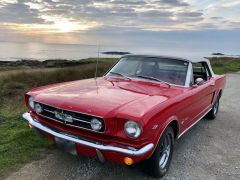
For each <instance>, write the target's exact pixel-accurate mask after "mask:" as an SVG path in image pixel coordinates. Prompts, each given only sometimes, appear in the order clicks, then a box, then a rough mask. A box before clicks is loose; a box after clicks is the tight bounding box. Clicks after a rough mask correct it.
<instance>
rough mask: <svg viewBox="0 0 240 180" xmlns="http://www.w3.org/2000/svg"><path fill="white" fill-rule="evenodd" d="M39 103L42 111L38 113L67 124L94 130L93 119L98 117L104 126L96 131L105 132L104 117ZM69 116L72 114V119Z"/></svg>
mask: <svg viewBox="0 0 240 180" xmlns="http://www.w3.org/2000/svg"><path fill="white" fill-rule="evenodd" d="M38 104H40V105H41V107H42V112H41V113H38V114H39V115H41V116H43V117H45V118H47V119H50V120H53V121H57V122H59V123H62V124H65V125H66V126H72V127H76V128H83V129H88V130H92V128H91V124H90V123H91V120H92V119H93V118H97V119H98V120H100V121H101V122H102V124H103V126H102V128H101V129H100V130H99V131H96V132H104V130H105V124H104V120H103V119H102V118H99V117H96V116H93V115H88V114H84V113H77V112H73V111H68V110H63V109H59V108H55V107H52V106H49V105H45V104H42V103H38ZM67 116H71V119H68V118H67ZM92 131H94V130H92Z"/></svg>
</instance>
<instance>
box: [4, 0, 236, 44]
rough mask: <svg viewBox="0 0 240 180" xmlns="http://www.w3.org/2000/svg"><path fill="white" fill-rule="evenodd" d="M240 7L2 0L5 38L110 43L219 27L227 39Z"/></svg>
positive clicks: (136, 0) (211, 2) (160, 0)
mask: <svg viewBox="0 0 240 180" xmlns="http://www.w3.org/2000/svg"><path fill="white" fill-rule="evenodd" d="M239 9H240V1H239V0H217V1H216V0H201V1H199V0H29V1H28V0H1V1H0V41H17V42H43V43H70V44H73V43H79V44H86V43H90V44H92V43H94V42H96V39H98V40H99V41H102V42H103V43H108V44H111V43H124V42H125V40H124V39H123V38H122V37H130V36H131V38H133V35H134V34H136V38H135V39H138V38H139V37H141V36H142V35H145V36H148V35H150V36H151V37H150V38H153V39H154V35H153V34H155V35H156V36H157V37H159V36H161V37H162V38H164V34H166V33H170V34H171V33H172V35H173V36H174V35H175V36H176V37H177V35H176V34H177V33H179V32H184V33H185V35H186V32H189V34H191V33H198V34H199V33H200V34H201V32H202V35H204V34H206V33H207V34H209V33H213V32H216V31H217V32H219V33H222V34H221V36H222V37H223V38H226V37H227V36H229V34H231V33H232V32H233V33H236V32H238V31H239V29H240V10H239ZM139 34H142V35H139ZM138 35H139V36H138ZM126 39H127V38H126ZM133 39H134V38H133Z"/></svg>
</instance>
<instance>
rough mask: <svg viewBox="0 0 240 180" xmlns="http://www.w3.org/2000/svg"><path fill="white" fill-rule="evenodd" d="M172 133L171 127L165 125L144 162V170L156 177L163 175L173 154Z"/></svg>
mask: <svg viewBox="0 0 240 180" xmlns="http://www.w3.org/2000/svg"><path fill="white" fill-rule="evenodd" d="M173 144H174V133H173V129H172V127H167V128H166V130H165V132H164V133H163V135H162V137H161V138H160V141H159V143H158V145H157V147H156V149H155V151H154V153H153V155H152V156H151V158H150V159H148V160H147V161H146V162H145V166H144V167H145V170H147V172H148V173H149V174H150V175H151V176H153V177H156V178H160V177H163V176H164V175H165V174H166V173H167V171H168V169H169V166H170V163H171V160H172V154H173Z"/></svg>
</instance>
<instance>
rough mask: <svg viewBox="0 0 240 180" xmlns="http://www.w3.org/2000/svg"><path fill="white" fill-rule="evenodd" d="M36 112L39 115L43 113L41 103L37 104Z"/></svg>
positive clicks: (35, 106)
mask: <svg viewBox="0 0 240 180" xmlns="http://www.w3.org/2000/svg"><path fill="white" fill-rule="evenodd" d="M34 110H35V111H36V113H37V114H41V113H42V112H43V108H42V106H41V105H40V104H39V103H35V105H34Z"/></svg>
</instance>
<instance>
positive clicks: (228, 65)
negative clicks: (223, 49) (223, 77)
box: [208, 57, 240, 74]
mask: <svg viewBox="0 0 240 180" xmlns="http://www.w3.org/2000/svg"><path fill="white" fill-rule="evenodd" d="M208 59H209V60H210V61H211V64H212V68H213V71H214V72H215V73H216V74H226V73H231V72H237V71H240V58H232V57H211V58H208Z"/></svg>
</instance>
